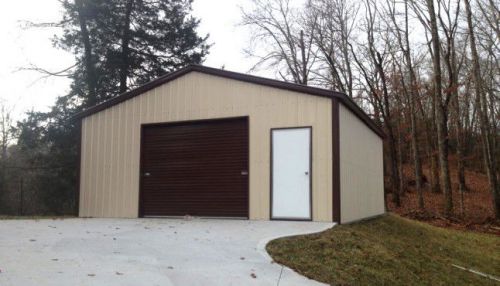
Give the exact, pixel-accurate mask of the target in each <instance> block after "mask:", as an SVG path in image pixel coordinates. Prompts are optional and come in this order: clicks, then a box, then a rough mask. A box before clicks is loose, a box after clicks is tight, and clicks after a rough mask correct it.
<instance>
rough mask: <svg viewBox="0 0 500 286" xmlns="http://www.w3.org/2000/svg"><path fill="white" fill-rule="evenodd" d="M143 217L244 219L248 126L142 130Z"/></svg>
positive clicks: (233, 122) (225, 123)
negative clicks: (226, 217)
mask: <svg viewBox="0 0 500 286" xmlns="http://www.w3.org/2000/svg"><path fill="white" fill-rule="evenodd" d="M142 134H143V138H142V146H141V170H142V174H145V173H148V176H143V177H142V178H141V206H140V210H141V215H142V216H183V215H194V216H231V217H248V175H245V174H242V171H247V168H248V123H247V119H246V118H244V119H230V120H217V121H205V122H194V123H179V124H167V125H153V126H145V127H143V133H142Z"/></svg>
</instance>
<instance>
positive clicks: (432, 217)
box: [387, 158, 500, 235]
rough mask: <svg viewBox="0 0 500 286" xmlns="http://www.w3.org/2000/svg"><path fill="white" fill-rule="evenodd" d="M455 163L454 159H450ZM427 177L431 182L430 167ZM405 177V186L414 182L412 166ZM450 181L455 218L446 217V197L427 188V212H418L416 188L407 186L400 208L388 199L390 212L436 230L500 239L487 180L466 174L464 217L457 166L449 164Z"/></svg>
mask: <svg viewBox="0 0 500 286" xmlns="http://www.w3.org/2000/svg"><path fill="white" fill-rule="evenodd" d="M450 159H452V158H450ZM423 171H424V175H425V176H426V177H427V178H429V177H430V173H429V167H428V166H423ZM403 173H404V177H405V181H406V182H411V181H412V180H414V176H413V166H412V165H405V166H404V171H403ZM450 177H451V181H452V187H453V205H454V207H455V211H454V212H455V214H454V215H453V216H452V217H445V216H444V215H443V213H444V212H443V210H444V197H443V194H441V193H432V192H431V191H430V190H429V186H428V184H426V185H425V186H424V204H425V210H424V211H421V210H419V208H418V194H417V192H416V191H415V187H414V186H408V187H407V188H406V189H405V192H404V195H403V196H402V197H401V207H399V208H398V207H396V206H395V205H394V204H393V202H392V200H391V196H390V194H389V195H388V197H387V206H388V209H389V210H390V211H392V212H395V213H397V214H399V215H401V216H404V217H407V218H410V219H415V220H419V221H424V222H426V223H429V224H431V225H434V226H439V227H445V228H453V229H461V230H472V231H478V232H485V233H491V234H496V235H500V225H499V222H498V221H495V219H494V210H493V206H492V203H491V201H492V197H491V196H492V195H491V192H490V191H489V187H488V178H487V176H486V175H485V174H481V173H478V172H473V171H466V172H465V179H466V184H467V188H468V190H469V191H468V192H465V193H464V194H463V196H464V210H463V213H462V208H461V202H460V197H461V196H460V195H461V194H460V193H459V192H458V179H457V178H458V176H457V170H456V164H450Z"/></svg>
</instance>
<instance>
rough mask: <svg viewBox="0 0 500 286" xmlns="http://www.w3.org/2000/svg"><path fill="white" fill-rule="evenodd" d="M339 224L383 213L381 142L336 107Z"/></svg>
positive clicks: (348, 114)
mask: <svg viewBox="0 0 500 286" xmlns="http://www.w3.org/2000/svg"><path fill="white" fill-rule="evenodd" d="M339 120H340V122H339V123H340V124H339V130H340V132H339V133H340V201H341V204H340V206H341V208H340V209H341V215H340V217H341V220H342V223H346V222H350V221H355V220H359V219H362V218H366V217H371V216H375V215H379V214H382V213H384V181H383V180H384V174H383V150H382V148H383V147H382V139H381V138H380V137H379V136H378V135H377V134H375V133H374V132H373V131H372V130H371V129H369V128H368V127H367V126H366V125H365V124H364V123H363V122H362V121H361V120H359V119H358V118H357V117H356V116H355V115H354V114H353V113H352V112H351V111H349V110H348V109H347V108H345V107H344V106H343V105H342V104H341V105H340V106H339Z"/></svg>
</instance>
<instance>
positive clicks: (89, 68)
mask: <svg viewBox="0 0 500 286" xmlns="http://www.w3.org/2000/svg"><path fill="white" fill-rule="evenodd" d="M75 4H76V7H77V11H78V22H79V24H80V31H81V36H82V39H81V40H82V43H83V50H84V53H83V61H84V65H85V81H86V84H87V88H88V99H87V105H88V106H94V105H96V104H97V103H99V99H98V98H97V78H96V72H95V68H94V62H93V59H92V44H91V43H90V35H89V32H88V29H87V17H86V13H85V11H84V9H85V8H84V7H83V2H82V0H75Z"/></svg>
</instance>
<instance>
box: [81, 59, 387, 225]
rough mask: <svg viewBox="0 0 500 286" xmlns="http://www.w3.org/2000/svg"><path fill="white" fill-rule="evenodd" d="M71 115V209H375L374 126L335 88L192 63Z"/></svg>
mask: <svg viewBox="0 0 500 286" xmlns="http://www.w3.org/2000/svg"><path fill="white" fill-rule="evenodd" d="M76 118H77V119H78V120H80V122H81V144H80V145H81V150H80V153H81V154H80V183H79V184H80V185H79V190H80V194H79V215H80V216H81V217H130V218H134V217H164V216H184V215H191V216H201V217H238V218H248V219H254V220H269V219H276V220H283V219H288V220H290V219H291V220H312V221H335V222H338V223H345V222H351V221H355V220H359V219H362V218H366V217H371V216H376V215H379V214H382V213H384V211H385V209H384V194H383V192H384V186H383V160H382V155H383V150H382V149H383V148H382V142H383V136H384V134H383V132H382V131H381V129H380V128H379V127H378V126H377V125H376V124H375V123H374V122H372V120H371V119H370V118H369V117H368V116H367V115H366V114H365V113H364V112H363V111H362V110H361V109H360V108H359V107H358V106H357V105H356V104H355V103H354V101H353V100H352V99H350V98H349V97H348V96H346V95H345V94H342V93H339V92H334V91H331V90H326V89H320V88H314V87H309V86H303V85H297V84H292V83H287V82H282V81H277V80H272V79H266V78H262V77H256V76H251V75H246V74H241V73H235V72H230V71H226V70H220V69H214V68H208V67H204V66H197V65H193V66H188V67H186V68H183V69H181V70H178V71H176V72H173V73H171V74H168V75H165V76H163V77H160V78H158V79H156V80H154V81H152V82H149V83H147V84H145V85H143V86H140V87H138V88H136V89H134V90H131V91H129V92H126V93H124V94H121V95H119V96H117V97H115V98H113V99H111V100H109V101H106V102H104V103H101V104H99V105H97V106H94V107H91V108H89V109H87V110H85V111H83V112H81V113H80V114H78V115H77V116H76Z"/></svg>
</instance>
